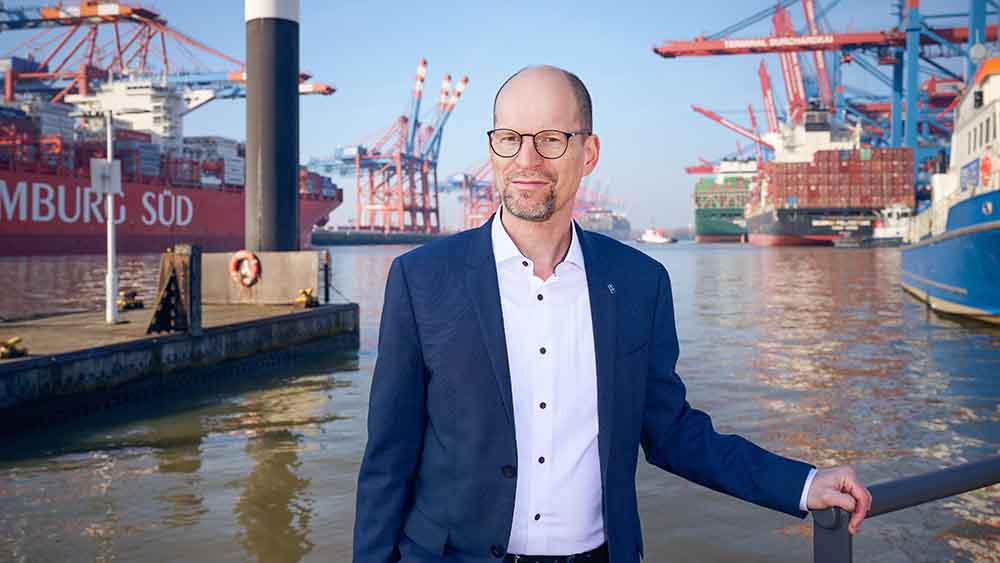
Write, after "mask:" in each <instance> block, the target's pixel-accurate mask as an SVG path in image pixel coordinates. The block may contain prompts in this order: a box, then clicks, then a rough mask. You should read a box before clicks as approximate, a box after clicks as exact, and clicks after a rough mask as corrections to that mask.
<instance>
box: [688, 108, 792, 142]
mask: <svg viewBox="0 0 1000 563" xmlns="http://www.w3.org/2000/svg"><path fill="white" fill-rule="evenodd" d="M691 109H693V110H694V111H696V112H698V113H700V114H702V115H704V116H705V117H707V118H709V119H711V120H712V121H714V122H716V123H718V124H719V125H722V126H723V127H725V128H726V129H729V130H731V131H734V132H736V133H738V134H740V135H743V136H744V137H746V138H747V139H750V140H751V141H753V142H755V143H760V146H762V147H764V148H766V149H769V150H774V146H773V145H771V144H770V143H768V142H767V141H765V140H764V139H762V138H761V137H760V135H757V134H755V133H754V132H753V131H751V130H749V129H747V128H746V127H743V126H742V125H737V124H736V123H733V122H732V121H729V120H728V119H726V118H724V117H722V116H721V115H719V114H717V113H715V112H713V111H709V110H707V109H705V108H703V107H699V106H691Z"/></svg>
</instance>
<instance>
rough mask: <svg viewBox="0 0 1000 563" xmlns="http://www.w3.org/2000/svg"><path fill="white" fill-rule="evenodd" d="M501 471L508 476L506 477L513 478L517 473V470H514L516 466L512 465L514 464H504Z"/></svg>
mask: <svg viewBox="0 0 1000 563" xmlns="http://www.w3.org/2000/svg"><path fill="white" fill-rule="evenodd" d="M500 473H503V476H504V477H506V478H508V479H513V478H514V474H515V473H517V472H516V471H515V470H514V466H512V465H505V466H503V467H501V468H500Z"/></svg>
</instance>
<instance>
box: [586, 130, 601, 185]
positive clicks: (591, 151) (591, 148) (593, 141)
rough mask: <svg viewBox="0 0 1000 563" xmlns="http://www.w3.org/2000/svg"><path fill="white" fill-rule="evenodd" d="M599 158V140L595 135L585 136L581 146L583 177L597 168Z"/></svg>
mask: <svg viewBox="0 0 1000 563" xmlns="http://www.w3.org/2000/svg"><path fill="white" fill-rule="evenodd" d="M600 157H601V139H600V137H598V136H597V135H593V134H592V135H587V140H586V141H585V142H584V145H583V158H584V161H583V175H584V176H587V175H589V174H590V173H591V172H593V171H594V168H597V161H598V160H600Z"/></svg>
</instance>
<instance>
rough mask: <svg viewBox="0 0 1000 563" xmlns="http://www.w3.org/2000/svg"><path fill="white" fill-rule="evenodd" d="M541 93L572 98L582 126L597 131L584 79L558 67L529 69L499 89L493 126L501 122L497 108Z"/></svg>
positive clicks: (518, 72)
mask: <svg viewBox="0 0 1000 563" xmlns="http://www.w3.org/2000/svg"><path fill="white" fill-rule="evenodd" d="M539 90H545V91H547V92H550V93H553V94H556V95H562V97H563V98H565V97H569V98H571V99H572V100H573V102H574V105H575V106H576V118H577V123H578V126H579V128H580V129H581V130H584V131H588V132H589V131H593V130H594V118H593V110H592V108H591V104H590V92H588V91H587V87H586V86H584V84H583V81H582V80H580V78H579V77H578V76H577V75H575V74H573V73H572V72H569V71H568V70H564V69H561V68H559V67H555V66H549V65H538V66H527V67H524V68H522V69H521V70H519V71H517V72H515V73H514V74H513V75H512V76H511V77H510V78H508V79H507V80H506V81H505V82H504V83H503V84H502V85H501V86H500V89H499V90H497V95H496V97H495V98H494V99H493V124H494V126H496V123H497V115H498V113H497V109H498V107H500V106H502V105H503V104H507V103H524V102H525V101H526V100H530V99H531V97H532V94H533V93H537V92H538V91H539Z"/></svg>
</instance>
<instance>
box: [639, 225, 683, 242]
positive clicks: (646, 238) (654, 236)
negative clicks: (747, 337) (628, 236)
mask: <svg viewBox="0 0 1000 563" xmlns="http://www.w3.org/2000/svg"><path fill="white" fill-rule="evenodd" d="M635 240H636V242H641V243H644V244H670V243H672V242H677V239H675V238H674V237H668V236H666V234H664V231H663V229H646V230H645V231H643V232H642V235H641V236H640V237H639V238H637V239H635Z"/></svg>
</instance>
